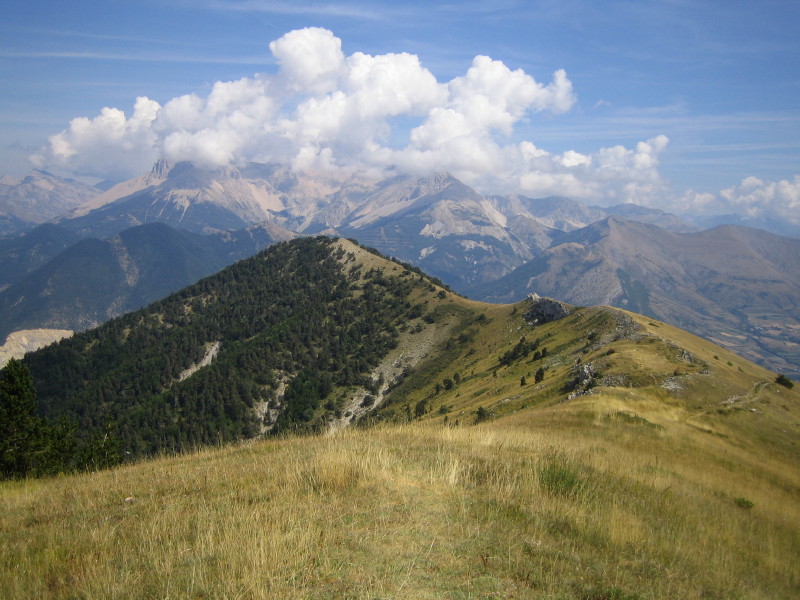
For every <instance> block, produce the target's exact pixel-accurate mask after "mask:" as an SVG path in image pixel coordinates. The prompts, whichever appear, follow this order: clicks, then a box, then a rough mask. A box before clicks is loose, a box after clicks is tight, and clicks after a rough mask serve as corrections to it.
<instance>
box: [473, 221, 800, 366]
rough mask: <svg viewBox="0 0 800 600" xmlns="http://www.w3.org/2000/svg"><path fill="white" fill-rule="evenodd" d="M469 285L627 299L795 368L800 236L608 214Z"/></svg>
mask: <svg viewBox="0 0 800 600" xmlns="http://www.w3.org/2000/svg"><path fill="white" fill-rule="evenodd" d="M470 292H471V295H472V296H473V297H476V298H479V299H482V300H485V301H494V302H498V301H501V302H511V301H514V300H518V299H519V298H521V297H524V296H525V295H526V294H527V293H529V292H537V293H539V294H543V295H548V296H552V297H556V298H561V299H563V300H565V301H567V302H571V303H574V304H580V305H589V306H592V305H598V304H607V305H610V306H617V307H620V308H626V309H628V310H632V311H634V312H639V313H642V314H646V315H650V316H653V317H656V318H658V319H660V320H664V321H667V322H669V323H672V324H674V325H677V326H678V327H681V328H683V329H687V330H689V331H693V332H695V333H697V334H698V335H702V336H704V337H706V338H708V339H710V340H712V341H714V342H715V343H718V344H720V345H724V346H726V347H728V348H732V349H734V350H736V351H737V352H738V353H740V354H742V355H743V356H745V357H748V358H750V359H751V360H755V361H758V362H761V363H762V364H767V365H769V366H770V368H772V369H774V370H776V371H781V372H791V373H794V374H795V375H797V374H800V371H798V365H800V351H798V348H800V240H795V239H792V238H785V237H781V236H777V235H774V234H771V233H767V232H765V231H760V230H757V229H750V228H745V227H738V226H733V225H726V226H720V227H716V228H714V229H709V230H706V231H701V232H695V233H673V232H668V231H665V230H663V229H661V228H658V227H655V226H652V225H647V224H643V223H637V222H633V221H628V220H625V219H621V218H620V217H609V218H608V219H605V220H603V221H599V222H597V223H594V224H592V225H590V226H588V227H585V228H582V229H579V230H575V231H573V232H570V233H567V234H565V235H564V236H563V237H562V238H561V240H560V241H559V243H557V244H555V245H554V246H552V247H550V248H548V249H547V250H546V251H544V252H543V253H542V254H541V255H539V256H537V257H536V258H534V259H533V260H531V261H530V262H528V263H527V264H525V265H523V266H521V267H519V268H518V269H516V270H515V271H514V272H512V273H510V274H508V275H506V276H504V277H502V278H500V279H499V280H497V281H494V282H491V283H489V284H483V285H481V286H476V287H475V288H473V289H472V290H470Z"/></svg>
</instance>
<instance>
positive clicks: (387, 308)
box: [24, 238, 430, 457]
mask: <svg viewBox="0 0 800 600" xmlns="http://www.w3.org/2000/svg"><path fill="white" fill-rule="evenodd" d="M332 242H333V241H332V240H331V239H328V238H310V239H300V240H294V241H292V242H286V243H282V244H277V245H275V246H273V247H271V248H269V249H268V250H266V251H264V252H263V253H260V254H259V255H256V256H255V257H253V258H250V259H247V260H244V261H241V262H239V263H237V264H235V265H233V266H231V267H228V268H226V269H224V270H223V271H221V272H219V273H217V274H216V275H213V276H211V277H208V278H206V279H203V280H201V281H200V282H198V283H197V284H195V285H193V286H190V287H188V288H185V289H184V290H182V291H180V292H178V293H176V294H174V295H172V296H170V297H169V298H167V299H164V300H162V301H160V302H157V303H154V304H152V305H150V306H148V307H147V308H145V309H142V310H140V311H137V312H134V313H130V314H128V315H125V316H123V317H120V318H117V319H114V320H112V321H109V322H108V323H106V324H105V325H103V326H101V327H99V328H97V329H95V330H92V331H88V332H85V333H82V334H78V335H76V336H74V337H73V338H71V339H69V340H64V341H62V342H61V343H59V344H56V345H53V346H50V347H48V348H45V349H43V350H40V351H39V352H36V353H33V354H30V355H28V356H27V357H26V358H25V361H24V363H25V366H26V367H27V368H28V369H29V370H30V373H31V375H32V378H33V385H34V386H35V388H36V392H37V395H38V414H39V415H40V416H41V417H43V418H44V419H45V420H46V422H47V423H51V424H52V423H55V422H57V421H58V420H59V419H62V418H63V419H65V420H66V421H67V422H69V423H71V424H73V426H74V428H75V430H76V443H77V444H79V445H80V444H83V445H85V444H86V443H88V441H89V440H90V439H92V436H94V435H97V432H101V431H104V430H105V428H106V427H107V425H108V424H109V423H113V424H114V426H115V427H116V432H117V433H116V435H117V436H118V439H119V442H120V448H121V451H122V452H123V454H124V455H125V456H130V457H139V456H143V455H148V454H152V453H154V452H158V451H162V450H181V449H185V448H191V447H195V446H199V445H206V444H212V443H219V442H227V441H232V440H237V439H242V438H248V437H252V436H254V435H256V434H258V432H259V431H260V430H261V429H262V427H263V426H265V425H268V426H270V427H271V429H272V431H273V432H282V431H287V430H303V431H307V430H314V429H317V428H319V427H321V425H322V423H324V421H325V419H326V418H327V416H328V414H329V413H332V412H334V411H335V410H336V406H335V403H333V402H330V401H328V402H324V400H325V399H326V397H328V396H330V395H331V394H333V393H335V390H336V389H337V388H346V387H348V386H354V385H363V384H365V383H367V382H368V378H367V375H368V373H369V372H370V371H371V370H372V369H373V368H374V367H375V366H376V365H377V364H378V363H379V361H380V360H381V359H382V358H383V357H384V356H385V355H386V353H387V352H388V351H389V350H390V349H391V348H393V347H394V346H395V345H396V338H397V336H398V327H399V326H401V325H403V324H404V323H406V322H407V321H408V320H409V319H410V318H412V315H414V316H416V315H418V313H419V307H418V306H413V305H412V303H411V302H410V301H409V294H410V293H411V292H412V291H413V290H414V289H415V288H417V287H420V286H421V288H420V289H427V288H428V286H429V285H430V284H429V282H428V281H425V280H423V279H421V278H419V277H414V276H412V275H411V273H409V272H407V271H406V272H405V273H404V274H403V275H399V276H387V275H386V274H385V273H384V272H383V270H380V269H373V270H372V271H370V272H369V273H367V274H366V275H365V276H364V277H363V278H362V277H361V274H360V271H359V270H358V269H356V268H355V263H354V261H353V260H352V259H353V258H354V257H352V256H349V257H348V256H345V254H344V251H343V250H341V249H339V248H337V247H334V246H333V245H332ZM215 342H220V350H219V354H218V355H217V357H216V358H215V360H214V361H213V362H212V364H211V365H209V366H207V367H204V368H202V369H200V370H199V371H198V372H197V373H195V374H194V375H192V376H191V377H189V378H187V379H185V380H184V381H178V379H179V377H180V374H181V373H182V372H183V371H184V370H185V369H187V368H188V367H190V366H192V365H194V364H197V363H198V362H199V361H200V360H201V359H202V358H203V356H204V355H205V353H206V352H207V350H208V347H209V345H210V344H212V343H215ZM282 384H283V385H286V389H285V391H284V394H283V401H282V402H278V403H276V402H275V399H274V397H275V396H276V390H278V389H279V386H281V385H282ZM257 404H260V405H261V406H263V405H265V404H269V406H270V408H272V409H274V410H270V411H267V415H268V418H274V413H275V412H277V413H278V417H277V420H276V421H271V420H270V421H268V422H266V423H265V422H263V421H259V420H258V419H257V418H256V411H255V410H254V407H255V406H256V405H257ZM269 415H273V417H269Z"/></svg>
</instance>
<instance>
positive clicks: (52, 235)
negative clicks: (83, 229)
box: [0, 223, 80, 291]
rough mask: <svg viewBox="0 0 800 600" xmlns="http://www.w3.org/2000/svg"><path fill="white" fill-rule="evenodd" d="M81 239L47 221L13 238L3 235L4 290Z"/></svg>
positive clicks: (0, 266)
mask: <svg viewBox="0 0 800 600" xmlns="http://www.w3.org/2000/svg"><path fill="white" fill-rule="evenodd" d="M78 240H80V237H78V236H77V235H76V234H74V233H72V232H71V231H68V230H66V229H64V228H63V227H58V226H57V225H52V224H49V223H45V224H44V225H39V226H38V227H35V228H34V229H32V230H30V231H28V232H26V233H24V234H21V235H18V236H15V237H9V238H0V291H2V290H4V289H5V288H7V287H8V286H9V285H11V284H12V283H15V282H16V281H19V279H21V278H22V277H24V276H25V275H27V274H28V273H30V272H31V271H33V270H35V269H37V268H39V267H41V266H42V265H44V264H45V263H47V262H48V261H49V260H51V259H53V258H55V257H56V256H58V255H59V254H61V253H62V252H64V251H65V250H66V249H67V248H69V247H70V246H72V245H73V244H74V243H76V242H77V241H78Z"/></svg>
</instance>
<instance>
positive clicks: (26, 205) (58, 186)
mask: <svg viewBox="0 0 800 600" xmlns="http://www.w3.org/2000/svg"><path fill="white" fill-rule="evenodd" d="M99 191H100V190H98V189H97V188H95V187H93V186H90V185H86V184H83V183H80V182H78V181H74V180H72V179H64V178H63V177H57V176H56V175H52V174H51V173H48V172H47V171H40V170H38V169H36V170H33V171H31V173H30V174H29V175H27V176H26V177H25V178H23V179H22V180H21V181H17V180H15V179H13V178H11V177H8V176H5V177H3V178H2V179H0V234H3V233H10V232H13V231H17V230H19V229H21V228H23V227H30V226H31V225H35V224H38V223H44V222H46V221H49V220H51V219H54V218H56V217H58V216H61V215H63V214H65V213H67V212H68V211H70V210H72V209H74V208H76V207H77V206H80V205H81V204H83V203H84V202H87V201H88V200H90V199H91V198H93V197H94V196H96V195H97V194H98V193H99Z"/></svg>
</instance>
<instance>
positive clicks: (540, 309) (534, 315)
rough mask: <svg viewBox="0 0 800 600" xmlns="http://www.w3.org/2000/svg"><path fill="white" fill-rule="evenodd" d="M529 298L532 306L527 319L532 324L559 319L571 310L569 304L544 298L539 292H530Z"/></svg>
mask: <svg viewBox="0 0 800 600" xmlns="http://www.w3.org/2000/svg"><path fill="white" fill-rule="evenodd" d="M528 300H530V302H531V307H530V308H529V309H528V312H526V313H525V319H526V320H527V321H528V323H530V324H531V325H543V324H544V323H549V322H550V321H557V320H558V319H561V318H563V317H566V316H567V315H568V314H569V313H570V312H571V307H570V306H569V305H568V304H564V303H563V302H559V301H558V300H553V299H552V298H542V297H541V296H540V295H539V294H537V293H532V294H529V295H528Z"/></svg>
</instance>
